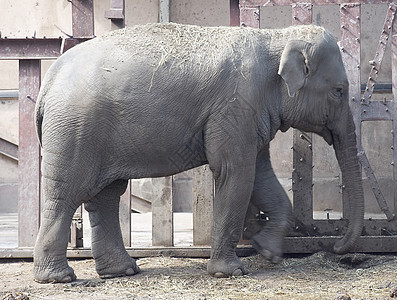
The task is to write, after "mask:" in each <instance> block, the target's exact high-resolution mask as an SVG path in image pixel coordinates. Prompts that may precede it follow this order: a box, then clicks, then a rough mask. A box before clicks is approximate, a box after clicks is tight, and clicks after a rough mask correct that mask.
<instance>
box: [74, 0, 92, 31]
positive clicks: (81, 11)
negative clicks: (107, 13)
mask: <svg viewBox="0 0 397 300" xmlns="http://www.w3.org/2000/svg"><path fill="white" fill-rule="evenodd" d="M71 3H72V31H73V37H76V38H83V37H87V38H90V37H93V36H94V2H93V0H71Z"/></svg>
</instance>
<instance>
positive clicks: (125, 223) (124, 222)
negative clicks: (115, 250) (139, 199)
mask: <svg viewBox="0 0 397 300" xmlns="http://www.w3.org/2000/svg"><path fill="white" fill-rule="evenodd" d="M119 218H120V227H121V233H122V236H123V242H124V246H126V247H130V246H131V180H128V185H127V189H126V191H125V193H124V194H123V195H121V197H120V208H119Z"/></svg>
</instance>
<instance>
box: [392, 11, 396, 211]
mask: <svg viewBox="0 0 397 300" xmlns="http://www.w3.org/2000/svg"><path fill="white" fill-rule="evenodd" d="M394 13H395V12H394ZM391 27H392V35H391V38H392V40H391V62H392V69H391V70H392V77H391V78H392V79H391V80H392V93H393V101H394V102H396V101H397V21H396V18H395V17H394V18H393V23H392V26H391ZM393 133H394V134H393V146H392V149H393V181H394V208H393V213H394V214H396V213H397V120H396V119H395V118H393Z"/></svg>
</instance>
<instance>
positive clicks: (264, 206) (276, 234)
mask: <svg viewBox="0 0 397 300" xmlns="http://www.w3.org/2000/svg"><path fill="white" fill-rule="evenodd" d="M251 204H253V205H255V206H256V207H258V208H259V209H260V210H261V211H262V212H264V213H265V215H266V216H267V217H268V220H267V221H266V223H265V225H264V226H263V228H262V229H261V230H260V231H259V232H258V233H257V234H256V235H254V237H253V238H252V245H253V246H254V248H255V249H256V250H257V251H258V252H259V253H260V254H262V255H263V256H264V257H265V258H267V259H268V260H270V261H272V262H274V263H277V262H279V261H280V260H281V257H282V254H283V241H284V237H285V235H286V234H287V232H288V231H289V230H290V228H291V225H292V205H291V202H290V200H289V198H288V196H287V194H286V192H285V191H284V188H283V187H282V186H281V184H280V182H279V181H278V179H277V177H276V175H275V174H274V171H273V169H272V166H271V163H270V156H269V148H266V149H265V150H263V151H261V152H260V153H259V154H258V159H257V166H256V176H255V185H254V189H253V192H252V197H251Z"/></svg>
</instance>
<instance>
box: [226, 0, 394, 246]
mask: <svg viewBox="0 0 397 300" xmlns="http://www.w3.org/2000/svg"><path fill="white" fill-rule="evenodd" d="M385 3H386V4H388V5H389V7H388V11H387V14H386V16H385V21H384V26H383V29H382V31H381V32H380V33H379V34H380V37H379V41H377V42H378V46H377V50H376V53H374V59H373V60H371V61H370V62H369V64H370V65H371V71H370V74H369V76H368V80H367V81H366V82H367V83H366V85H365V88H364V90H363V92H362V91H361V75H360V68H361V66H360V53H361V36H360V34H361V7H362V5H363V4H385ZM239 5H240V7H239V8H240V15H239V16H238V15H236V14H235V15H234V17H233V20H234V22H235V23H236V20H238V18H239V19H240V23H241V24H242V25H246V26H251V27H256V28H259V27H260V16H261V12H263V11H264V12H266V8H267V7H270V6H291V7H292V16H291V23H292V24H294V25H302V24H311V23H312V11H313V6H315V5H339V12H340V30H341V40H340V42H339V46H340V50H341V52H342V57H343V60H344V64H345V68H346V71H347V74H348V79H349V82H350V91H349V92H350V107H351V109H352V112H353V117H354V121H355V125H356V134H357V146H358V151H359V159H360V162H361V164H362V166H363V169H364V171H365V175H366V176H367V178H368V180H369V182H370V185H371V188H372V191H373V193H374V195H375V199H376V201H377V203H378V205H379V207H380V209H381V210H382V212H383V213H384V216H380V218H378V219H375V218H366V219H365V221H364V229H363V233H362V237H361V238H360V240H359V242H358V245H357V247H356V249H355V250H356V251H360V252H395V251H397V236H396V235H397V220H396V218H395V209H396V207H397V185H396V181H397V165H396V164H397V136H396V133H397V111H396V105H395V101H396V100H397V97H396V96H397V73H396V72H397V22H395V14H396V4H395V3H394V2H392V1H376V0H374V1H371V0H362V1H354V2H353V1H343V0H335V1H328V0H312V1H303V2H298V1H291V0H266V1H261V0H240V1H239ZM388 42H389V43H391V53H392V58H391V61H392V74H393V75H392V82H391V91H390V92H391V94H392V97H391V99H387V98H386V97H384V98H383V100H382V101H374V100H372V99H371V98H372V95H373V93H374V89H375V87H376V79H377V77H378V74H379V71H380V66H381V63H382V59H383V56H384V53H385V49H386V45H387V43H388ZM381 120H388V121H391V122H392V123H393V125H392V126H393V129H392V131H391V133H392V138H393V140H392V144H391V145H392V146H391V149H392V150H393V162H391V164H392V165H393V188H394V198H393V199H392V203H393V207H389V206H388V204H387V201H386V199H385V197H384V195H383V193H382V190H381V189H380V186H379V184H378V181H377V178H376V175H375V173H374V171H373V169H372V167H371V164H370V162H369V160H368V158H367V155H366V152H365V151H364V148H363V145H362V140H361V138H362V134H361V132H362V131H361V128H362V124H363V122H365V121H381ZM394 162H396V164H395V163H394ZM312 168H313V152H312V135H311V134H308V133H304V132H300V131H298V130H294V134H293V173H292V186H293V206H294V219H295V227H294V230H293V231H292V232H291V233H290V236H289V237H288V238H287V252H299V253H303V252H314V251H318V250H321V249H329V248H332V247H331V246H332V244H333V243H334V242H335V239H337V238H338V237H337V236H340V235H343V233H344V229H345V228H346V225H347V219H348V210H349V209H348V207H347V206H348V204H347V203H346V202H345V201H343V217H342V218H341V219H340V220H335V219H333V220H331V219H328V218H325V219H324V220H318V219H314V218H313V171H312ZM341 188H342V192H343V183H342V185H341ZM343 199H344V197H343Z"/></svg>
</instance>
